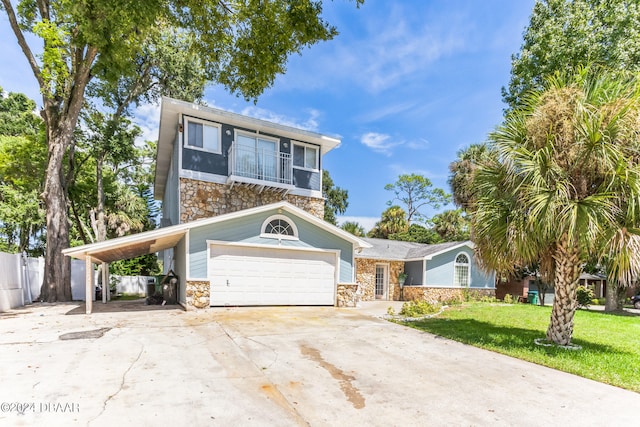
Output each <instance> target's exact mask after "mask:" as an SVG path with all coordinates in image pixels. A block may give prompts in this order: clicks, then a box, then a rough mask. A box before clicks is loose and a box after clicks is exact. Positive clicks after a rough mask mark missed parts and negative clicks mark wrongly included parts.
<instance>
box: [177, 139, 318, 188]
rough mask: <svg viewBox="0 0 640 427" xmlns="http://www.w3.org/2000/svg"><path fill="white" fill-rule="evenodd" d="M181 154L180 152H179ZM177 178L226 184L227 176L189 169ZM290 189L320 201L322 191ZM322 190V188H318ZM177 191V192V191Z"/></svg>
mask: <svg viewBox="0 0 640 427" xmlns="http://www.w3.org/2000/svg"><path fill="white" fill-rule="evenodd" d="M180 152H182V150H180ZM179 178H188V179H193V180H197V181H203V182H212V183H214V184H227V180H228V178H229V177H228V176H227V175H218V174H214V173H210V172H199V171H194V170H191V169H182V168H180V169H179ZM265 182H268V181H259V180H256V183H260V184H263V185H264V184H265ZM291 187H292V189H291V190H289V193H287V194H290V195H293V196H301V197H313V198H316V199H322V191H319V190H309V189H307V188H299V187H295V186H293V185H292V186H291ZM320 188H322V187H320ZM178 191H179V190H178Z"/></svg>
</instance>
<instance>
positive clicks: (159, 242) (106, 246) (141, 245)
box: [62, 225, 188, 314]
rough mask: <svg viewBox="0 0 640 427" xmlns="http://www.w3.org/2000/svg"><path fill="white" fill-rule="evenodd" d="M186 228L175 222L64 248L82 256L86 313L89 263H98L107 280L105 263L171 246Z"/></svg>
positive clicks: (89, 301)
mask: <svg viewBox="0 0 640 427" xmlns="http://www.w3.org/2000/svg"><path fill="white" fill-rule="evenodd" d="M187 230H188V228H187V227H186V226H185V225H175V226H171V227H165V228H161V229H158V230H151V231H145V232H142V233H138V234H134V235H131V236H125V237H118V238H115V239H111V240H107V241H104V242H97V243H91V244H88V245H83V246H76V247H74V248H68V249H64V250H63V251H62V253H63V254H64V255H66V256H69V257H73V258H77V259H81V260H84V262H85V267H86V268H85V270H86V273H85V286H86V297H85V300H86V313H87V314H91V312H92V310H93V297H92V296H93V292H94V284H93V264H94V263H95V264H102V265H103V268H102V283H109V263H110V262H113V261H118V260H121V259H129V258H135V257H137V256H140V255H146V254H152V253H156V252H159V251H162V250H165V249H169V248H173V247H175V246H176V245H177V244H178V242H179V241H180V240H181V239H182V238H183V237H184V236H185V234H186V233H187ZM108 299H109V292H103V293H102V302H103V303H105V304H106V302H107V300H108Z"/></svg>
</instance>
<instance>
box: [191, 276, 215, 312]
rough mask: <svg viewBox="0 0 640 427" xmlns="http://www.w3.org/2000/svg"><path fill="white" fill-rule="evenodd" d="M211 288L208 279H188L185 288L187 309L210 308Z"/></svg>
mask: <svg viewBox="0 0 640 427" xmlns="http://www.w3.org/2000/svg"><path fill="white" fill-rule="evenodd" d="M209 289H210V287H209V282H208V281H194V280H187V283H186V288H185V291H186V296H187V304H186V305H187V310H194V309H198V308H208V307H209V306H210V305H211V299H210V296H211V295H210V293H209Z"/></svg>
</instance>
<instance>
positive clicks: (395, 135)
mask: <svg viewBox="0 0 640 427" xmlns="http://www.w3.org/2000/svg"><path fill="white" fill-rule="evenodd" d="M534 3H535V1H534V0H517V1H513V0H483V1H480V0H449V1H444V0H429V1H426V0H414V1H410V0H406V1H388V0H366V2H365V4H364V5H363V6H361V7H360V9H356V7H355V5H354V3H353V2H350V1H347V0H334V1H332V2H331V1H329V2H325V6H324V15H325V17H326V18H327V20H328V21H329V22H331V23H332V24H334V25H336V26H337V27H338V30H339V31H340V35H339V36H338V37H336V38H335V39H334V40H332V41H329V42H325V43H322V44H319V45H316V46H314V47H312V48H310V49H307V50H306V51H304V52H303V54H302V55H301V56H298V55H296V56H294V57H292V58H291V59H290V61H289V64H288V71H287V73H286V74H285V75H282V76H279V77H278V78H277V80H276V82H275V84H274V86H273V87H272V88H270V89H268V90H267V91H265V93H264V94H263V95H262V96H261V97H260V99H259V100H258V103H257V104H256V105H254V104H253V102H249V103H247V102H245V101H244V100H243V99H242V98H237V97H235V96H231V95H229V94H227V93H226V92H225V91H224V89H223V88H221V87H217V86H211V87H209V88H208V90H207V92H206V96H205V100H206V102H207V103H208V104H209V105H212V106H215V107H218V108H222V109H225V110H230V111H234V112H237V113H242V114H247V115H250V116H254V117H258V118H262V119H267V120H272V121H276V122H279V123H283V124H288V125H292V126H296V127H302V128H304V129H308V130H312V131H315V132H319V133H323V134H328V135H332V136H338V137H340V138H341V139H342V144H341V146H340V147H339V148H337V149H335V150H333V151H331V152H330V153H329V154H327V155H326V156H325V158H324V168H325V169H327V170H329V172H330V174H331V176H332V178H333V180H334V182H335V183H336V185H338V186H340V187H342V188H345V189H347V190H348V191H349V208H348V209H347V212H346V214H345V217H344V218H342V219H343V220H356V221H358V222H360V223H361V224H362V225H364V226H365V228H366V229H369V228H370V227H371V226H372V225H373V223H374V222H375V221H376V220H377V219H379V218H380V214H381V212H382V211H383V210H384V209H386V208H387V205H386V202H387V201H388V200H390V199H391V198H392V194H391V192H389V191H386V190H385V189H384V186H385V184H387V183H392V182H394V181H395V180H396V179H397V177H398V175H400V174H403V173H418V174H422V175H425V176H427V177H428V178H429V179H430V180H431V181H432V182H433V184H434V186H435V187H440V188H443V189H445V190H446V191H450V189H449V186H448V184H447V177H448V174H449V170H448V165H449V163H450V162H452V161H453V160H455V158H456V153H457V151H458V150H460V149H462V148H464V147H467V146H469V145H470V144H473V143H477V142H482V141H484V140H485V139H486V136H487V134H488V133H489V132H490V131H491V130H492V129H493V128H494V127H495V126H497V125H498V124H499V123H500V121H501V118H502V110H503V108H504V105H503V103H502V99H501V93H500V89H501V87H502V86H505V85H507V84H508V81H509V72H510V65H511V54H513V53H515V52H517V51H518V50H519V48H520V45H521V44H522V32H523V30H524V29H525V27H526V25H527V23H528V20H529V16H530V13H531V10H532V8H533V5H534ZM0 48H1V49H2V52H3V55H2V59H0V86H2V87H3V88H4V89H5V91H13V92H23V93H26V94H27V95H29V96H30V97H32V98H33V99H35V100H36V102H39V96H38V88H37V84H36V81H35V78H34V77H33V74H32V73H31V71H30V69H29V68H28V66H27V62H26V59H25V58H24V55H23V54H22V52H21V51H19V48H18V46H17V43H16V42H15V37H14V36H13V34H11V33H10V32H9V29H8V23H7V18H6V16H5V14H4V12H0ZM158 115H159V109H158V107H157V106H143V107H142V108H140V109H139V110H138V125H140V126H141V127H142V128H143V129H144V131H145V136H146V137H148V138H150V139H157V120H158ZM447 208H453V206H452V205H449V206H447V207H445V208H444V209H447ZM441 210H442V209H441ZM426 213H427V214H428V215H432V214H433V213H435V212H432V211H426Z"/></svg>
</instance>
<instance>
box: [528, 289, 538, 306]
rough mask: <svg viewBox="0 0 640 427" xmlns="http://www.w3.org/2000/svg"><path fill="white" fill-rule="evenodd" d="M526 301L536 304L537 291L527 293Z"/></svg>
mask: <svg viewBox="0 0 640 427" xmlns="http://www.w3.org/2000/svg"><path fill="white" fill-rule="evenodd" d="M527 301H529V303H530V304H538V291H529V292H527Z"/></svg>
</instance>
